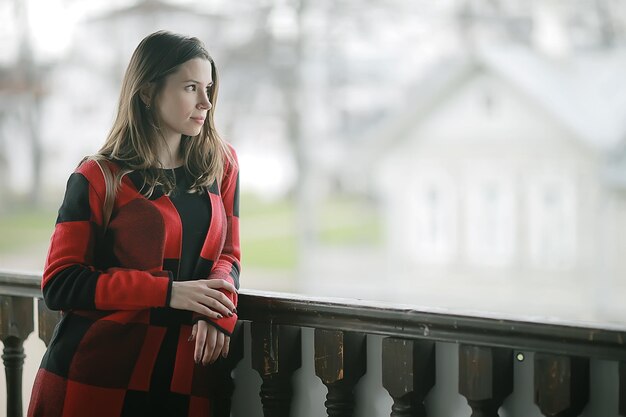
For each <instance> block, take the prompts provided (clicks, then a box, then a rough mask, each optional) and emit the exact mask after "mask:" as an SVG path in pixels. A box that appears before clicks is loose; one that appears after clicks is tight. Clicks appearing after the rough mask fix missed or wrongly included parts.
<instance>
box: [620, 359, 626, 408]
mask: <svg viewBox="0 0 626 417" xmlns="http://www.w3.org/2000/svg"><path fill="white" fill-rule="evenodd" d="M619 415H620V416H626V361H621V362H620V363H619Z"/></svg>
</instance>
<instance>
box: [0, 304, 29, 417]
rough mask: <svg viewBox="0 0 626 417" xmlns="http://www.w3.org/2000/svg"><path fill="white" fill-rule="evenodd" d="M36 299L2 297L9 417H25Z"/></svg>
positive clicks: (0, 312)
mask: <svg viewBox="0 0 626 417" xmlns="http://www.w3.org/2000/svg"><path fill="white" fill-rule="evenodd" d="M33 319H34V316H33V299H32V298H25V297H14V296H7V295H0V340H2V343H4V352H3V354H2V360H3V362H4V370H5V373H6V381H7V416H11V417H21V416H22V370H23V366H24V358H25V357H26V355H25V354H24V340H26V338H27V337H28V335H29V334H30V333H31V332H32V331H33V329H34V323H33Z"/></svg>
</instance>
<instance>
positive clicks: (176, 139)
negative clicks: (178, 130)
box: [158, 135, 183, 168]
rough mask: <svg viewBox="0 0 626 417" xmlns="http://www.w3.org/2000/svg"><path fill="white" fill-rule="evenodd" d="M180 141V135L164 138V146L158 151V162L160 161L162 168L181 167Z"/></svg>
mask: <svg viewBox="0 0 626 417" xmlns="http://www.w3.org/2000/svg"><path fill="white" fill-rule="evenodd" d="M180 139H181V135H176V136H171V137H169V138H166V139H165V144H164V145H163V146H162V147H161V148H160V149H159V155H158V156H159V161H161V165H162V166H163V168H176V167H179V166H180V165H182V163H183V158H182V157H181V155H180Z"/></svg>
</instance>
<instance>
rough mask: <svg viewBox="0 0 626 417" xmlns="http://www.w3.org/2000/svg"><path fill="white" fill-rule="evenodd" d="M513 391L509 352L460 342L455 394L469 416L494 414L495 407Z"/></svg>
mask: <svg viewBox="0 0 626 417" xmlns="http://www.w3.org/2000/svg"><path fill="white" fill-rule="evenodd" d="M511 392H513V351H512V350H510V349H501V348H492V347H483V346H471V345H460V346H459V393H460V394H461V395H463V396H464V397H465V398H466V399H467V403H468V404H469V406H470V407H471V408H472V417H498V409H499V408H500V407H501V406H502V403H503V402H504V400H505V398H506V397H508V396H509V395H510V394H511Z"/></svg>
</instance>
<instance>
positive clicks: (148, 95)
mask: <svg viewBox="0 0 626 417" xmlns="http://www.w3.org/2000/svg"><path fill="white" fill-rule="evenodd" d="M153 92H154V84H153V83H147V84H144V85H143V87H141V88H140V89H139V97H140V98H141V101H143V104H145V105H146V106H148V105H149V104H150V103H152V94H153Z"/></svg>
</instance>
